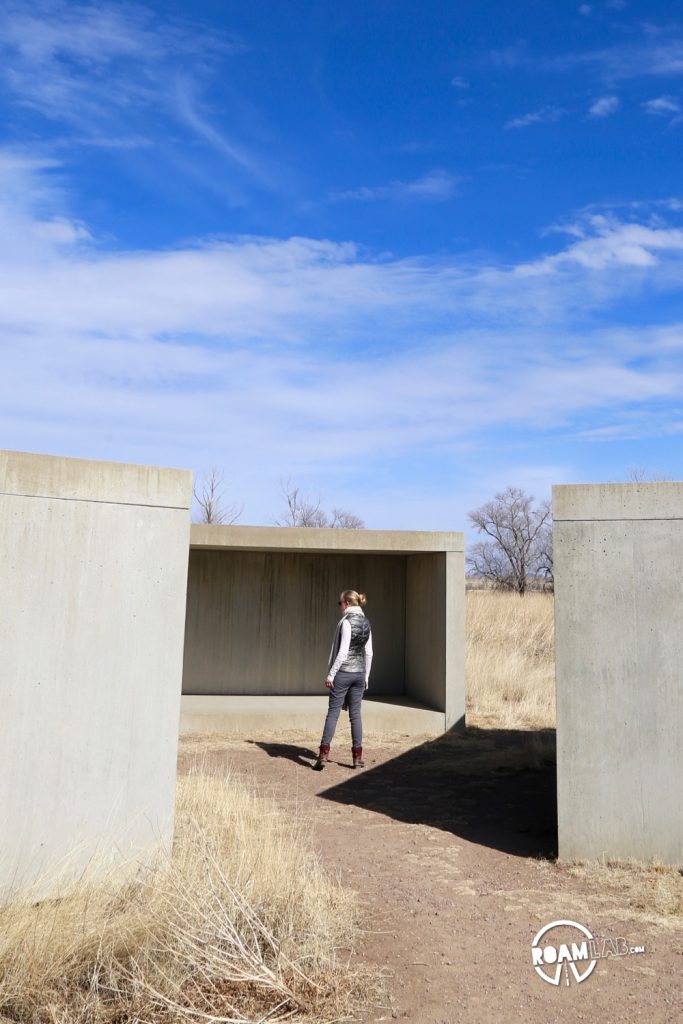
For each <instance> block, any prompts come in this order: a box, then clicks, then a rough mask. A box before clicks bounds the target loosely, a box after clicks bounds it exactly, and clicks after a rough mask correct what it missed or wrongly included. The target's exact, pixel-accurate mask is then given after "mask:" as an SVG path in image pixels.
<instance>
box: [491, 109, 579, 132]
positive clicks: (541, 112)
mask: <svg viewBox="0 0 683 1024" xmlns="http://www.w3.org/2000/svg"><path fill="white" fill-rule="evenodd" d="M564 113H565V111H564V110H562V109H560V108H559V107H540V108H539V109H538V110H532V111H531V112H530V113H529V114H522V115H521V117H511V118H510V119H509V120H508V121H506V122H505V127H506V128H507V129H511V128H528V127H529V126H530V125H536V124H552V123H554V122H555V121H559V120H560V118H561V117H562V116H563V115H564Z"/></svg>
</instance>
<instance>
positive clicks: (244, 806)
mask: <svg viewBox="0 0 683 1024" xmlns="http://www.w3.org/2000/svg"><path fill="white" fill-rule="evenodd" d="M178 787H179V788H178V804H177V818H176V839H175V843H174V850H173V855H172V857H168V858H166V859H165V860H162V862H161V863H160V864H159V865H158V866H157V867H156V868H155V869H153V870H152V869H148V870H146V871H145V872H144V873H143V874H142V876H141V877H139V878H138V879H137V880H135V881H130V878H128V879H126V878H125V877H123V876H122V875H121V873H119V874H118V875H117V874H111V873H110V874H109V875H108V876H107V877H105V878H104V879H102V878H99V879H94V878H91V879H89V880H88V879H83V880H82V881H81V882H80V883H79V884H78V885H77V886H75V887H72V889H71V890H70V891H68V892H65V893H64V894H63V895H62V896H61V897H60V898H59V899H53V900H45V901H42V902H39V903H35V902H33V901H32V899H31V896H30V893H26V894H24V895H23V896H22V897H18V898H16V899H15V900H14V901H13V902H12V903H10V904H9V905H8V906H6V907H4V908H1V909H0V1020H2V1021H11V1022H21V1024H29V1022H30V1024H43V1022H45V1024H48V1022H49V1024H128V1022H130V1024H133V1022H138V1021H148V1022H154V1024H170V1022H174V1024H175V1022H178V1021H194V1022H199V1021H213V1022H215V1024H218V1022H220V1021H223V1022H233V1021H234V1022H240V1024H245V1022H248V1021H263V1020H266V1019H267V1020H268V1021H277V1020H283V1019H287V1020H295V1021H319V1020H334V1019H339V1017H340V1016H343V1015H345V1014H346V1013H348V1011H349V1008H350V1007H351V1006H353V1005H354V1004H356V1005H357V1003H358V1001H359V999H361V998H362V996H363V991H364V986H365V984H366V978H364V977H363V976H360V975H357V974H356V975H354V973H353V972H351V971H349V970H347V969H346V967H347V959H348V952H349V950H350V949H351V947H352V946H353V943H354V940H355V936H356V934H357V912H356V903H355V895H354V894H352V893H350V892H349V891H348V890H344V889H343V888H342V887H341V885H340V884H339V882H338V881H337V880H335V879H334V878H332V877H330V875H329V874H328V873H327V872H326V871H325V870H324V869H323V867H322V864H321V862H320V860H319V858H318V856H317V854H316V853H315V852H314V850H313V848H312V846H311V843H310V840H309V833H308V831H307V826H306V822H305V821H304V820H302V819H299V818H296V817H293V816H292V815H291V814H290V813H288V812H287V811H285V810H284V809H282V808H280V807H278V806H277V805H276V804H275V803H274V802H273V801H271V800H269V799H266V798H264V797H263V796H260V795H259V794H258V793H256V792H255V791H254V790H253V789H252V788H249V786H247V785H246V784H245V782H244V780H243V779H240V778H239V777H235V776H229V775H228V776H227V777H226V776H225V774H222V775H221V777H216V776H212V775H210V774H207V773H206V771H204V770H203V769H202V768H201V767H198V768H197V769H196V770H195V771H193V772H191V773H190V774H189V775H188V776H186V777H181V778H179V780H178Z"/></svg>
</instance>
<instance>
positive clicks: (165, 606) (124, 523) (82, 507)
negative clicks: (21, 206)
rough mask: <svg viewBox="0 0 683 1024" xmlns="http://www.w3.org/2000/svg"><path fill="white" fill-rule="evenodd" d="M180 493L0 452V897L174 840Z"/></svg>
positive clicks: (106, 471)
mask: <svg viewBox="0 0 683 1024" xmlns="http://www.w3.org/2000/svg"><path fill="white" fill-rule="evenodd" d="M191 495H192V482H191V475H190V473H189V472H186V471H180V470H165V469H157V468H154V467H146V466H129V465H121V464H115V463H106V462H89V461H84V460H81V459H64V458H53V457H51V456H40V455H27V454H23V453H16V452H0V544H1V547H2V562H1V565H0V650H1V651H2V672H1V673H0V706H1V708H2V713H1V714H0V897H3V896H7V894H8V893H11V892H12V891H13V890H15V889H17V888H19V887H22V886H24V885H29V884H33V883H36V881H37V880H38V879H39V878H43V881H42V882H41V883H38V889H37V890H36V891H38V892H51V891H53V890H54V888H55V886H56V885H57V884H58V883H57V880H56V879H57V874H56V873H57V872H59V873H60V882H61V881H68V880H70V879H72V878H74V877H77V876H78V874H79V873H80V872H81V871H82V870H83V868H84V867H85V866H86V865H87V864H88V863H89V862H91V861H92V858H93V857H95V858H97V860H98V862H99V859H100V858H102V861H103V862H106V863H111V862H112V861H113V862H119V863H121V862H124V863H129V862H130V861H131V858H139V857H141V856H142V857H147V856H148V855H149V854H150V853H152V852H153V851H154V850H156V849H157V846H158V844H159V842H161V843H162V844H165V845H166V846H168V845H169V843H170V839H171V834H172V824H173V804H174V796H175V769H176V752H177V737H178V720H179V713H180V689H181V674H182V644H183V627H184V619H185V590H186V580H187V560H188V544H189V525H190V517H189V506H190V500H191Z"/></svg>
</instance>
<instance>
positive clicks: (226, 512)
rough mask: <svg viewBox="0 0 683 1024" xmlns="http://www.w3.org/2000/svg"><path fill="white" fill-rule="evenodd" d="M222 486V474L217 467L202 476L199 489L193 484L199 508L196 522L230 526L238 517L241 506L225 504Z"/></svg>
mask: <svg viewBox="0 0 683 1024" xmlns="http://www.w3.org/2000/svg"><path fill="white" fill-rule="evenodd" d="M222 487H223V474H222V473H220V472H219V471H218V470H217V469H212V470H211V471H210V472H209V473H207V474H206V475H205V476H204V477H203V479H202V482H201V485H200V487H199V489H197V486H196V485H195V488H194V499H195V501H196V502H197V506H198V509H199V518H198V519H197V520H196V522H199V523H207V524H211V525H214V526H230V525H231V524H232V523H236V522H237V520H238V519H239V518H240V516H241V515H242V511H243V508H242V506H241V505H235V504H230V505H226V504H225V501H224V499H223V494H222Z"/></svg>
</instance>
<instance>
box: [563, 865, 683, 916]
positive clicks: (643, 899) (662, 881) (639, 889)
mask: <svg viewBox="0 0 683 1024" xmlns="http://www.w3.org/2000/svg"><path fill="white" fill-rule="evenodd" d="M558 870H560V871H562V872H566V873H567V874H568V875H571V876H572V877H574V878H580V879H582V880H584V881H586V882H588V883H590V884H591V886H597V887H599V889H600V893H601V895H602V897H603V898H606V899H609V898H610V897H613V898H615V899H616V901H617V903H618V905H619V907H620V908H622V909H623V910H624V911H626V912H627V913H628V914H629V916H630V917H632V918H634V919H636V920H637V919H643V920H648V921H651V922H653V923H655V924H657V925H659V926H660V927H661V926H662V925H666V923H667V921H669V922H670V923H671V926H672V927H675V928H680V926H681V922H682V921H683V868H678V867H673V866H670V865H667V864H661V863H657V862H652V863H649V864H646V863H645V862H643V861H637V860H628V861H619V860H610V859H605V860H580V861H575V862H574V863H573V864H560V865H558Z"/></svg>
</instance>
